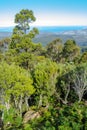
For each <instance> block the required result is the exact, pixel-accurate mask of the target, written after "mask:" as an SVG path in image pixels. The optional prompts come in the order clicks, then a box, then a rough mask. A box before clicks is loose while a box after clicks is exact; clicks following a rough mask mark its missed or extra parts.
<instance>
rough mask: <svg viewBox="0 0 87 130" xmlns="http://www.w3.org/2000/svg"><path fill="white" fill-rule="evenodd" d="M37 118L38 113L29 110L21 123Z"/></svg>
mask: <svg viewBox="0 0 87 130" xmlns="http://www.w3.org/2000/svg"><path fill="white" fill-rule="evenodd" d="M39 117H40V113H39V112H36V111H33V110H30V111H28V112H26V113H25V115H24V120H23V123H27V122H28V121H30V120H33V119H35V118H39Z"/></svg>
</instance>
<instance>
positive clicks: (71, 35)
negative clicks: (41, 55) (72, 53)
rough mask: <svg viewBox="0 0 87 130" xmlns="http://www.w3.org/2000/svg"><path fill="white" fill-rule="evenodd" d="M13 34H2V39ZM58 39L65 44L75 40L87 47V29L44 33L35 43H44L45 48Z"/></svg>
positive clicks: (38, 36)
mask: <svg viewBox="0 0 87 130" xmlns="http://www.w3.org/2000/svg"><path fill="white" fill-rule="evenodd" d="M11 34H12V32H0V39H3V38H5V37H10V36H11ZM56 38H61V39H62V40H63V43H64V42H65V41H66V40H67V39H74V40H75V41H76V43H77V44H78V45H80V46H87V29H82V30H72V31H63V32H53V33H52V32H42V31H40V34H39V35H37V36H36V37H35V38H34V39H33V41H34V42H35V43H38V42H39V43H42V44H43V46H45V45H47V44H48V43H49V42H51V41H52V40H54V39H56Z"/></svg>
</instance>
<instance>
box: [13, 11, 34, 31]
mask: <svg viewBox="0 0 87 130" xmlns="http://www.w3.org/2000/svg"><path fill="white" fill-rule="evenodd" d="M35 20H36V18H35V17H34V15H33V11H32V10H28V9H25V10H24V9H23V10H21V11H20V12H19V13H18V14H16V15H15V23H17V24H18V26H17V27H18V29H19V30H22V31H23V32H24V33H26V31H27V30H28V29H29V23H31V22H33V21H35Z"/></svg>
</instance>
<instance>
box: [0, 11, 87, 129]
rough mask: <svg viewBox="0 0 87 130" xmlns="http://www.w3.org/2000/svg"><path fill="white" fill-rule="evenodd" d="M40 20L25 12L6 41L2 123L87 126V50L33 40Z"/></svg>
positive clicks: (0, 80) (0, 88)
mask: <svg viewBox="0 0 87 130" xmlns="http://www.w3.org/2000/svg"><path fill="white" fill-rule="evenodd" d="M34 21H35V17H34V15H33V11H31V10H27V9H26V10H24V9H23V10H21V11H20V12H19V13H18V14H16V15H15V23H16V24H17V26H15V28H14V30H13V34H12V37H11V39H4V40H2V41H0V47H1V50H0V111H1V115H0V116H1V117H0V121H2V119H3V127H4V129H5V130H68V129H69V130H86V129H87V102H86V99H87V63H86V59H87V54H86V52H84V53H83V54H81V53H80V48H79V47H78V46H77V45H76V42H75V41H74V40H67V41H66V42H65V44H64V45H63V44H62V41H61V39H58V38H57V39H55V40H54V41H52V42H51V43H49V44H48V45H47V46H46V47H44V48H43V47H42V45H41V44H40V43H38V44H35V43H33V38H34V37H35V36H36V35H37V34H38V33H39V32H38V29H37V28H33V29H32V30H29V29H30V26H29V24H30V23H31V22H34ZM9 43H10V44H9ZM8 44H9V46H7V45H8ZM5 45H6V47H8V48H6V50H4V51H3V47H4V46H5ZM77 101H78V102H79V103H77ZM31 111H32V112H34V114H33V113H32V115H31V114H30V113H31ZM37 113H38V114H37ZM26 115H27V116H26ZM28 117H29V118H28ZM25 120H26V123H25V122H24V121H25Z"/></svg>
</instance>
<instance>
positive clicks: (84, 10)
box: [0, 0, 87, 27]
mask: <svg viewBox="0 0 87 130" xmlns="http://www.w3.org/2000/svg"><path fill="white" fill-rule="evenodd" d="M22 9H29V10H33V12H34V16H35V17H36V21H35V22H34V23H33V24H32V25H34V26H71V25H74V26H80V25H83V26H87V0H0V27H7V26H14V18H15V14H16V13H19V11H20V10H22Z"/></svg>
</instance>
